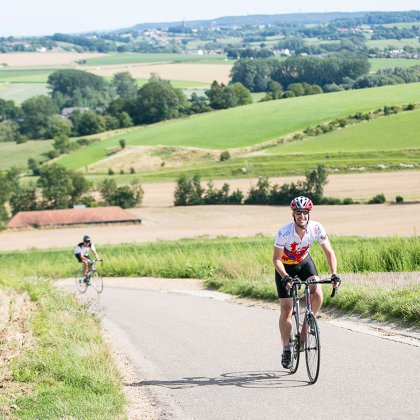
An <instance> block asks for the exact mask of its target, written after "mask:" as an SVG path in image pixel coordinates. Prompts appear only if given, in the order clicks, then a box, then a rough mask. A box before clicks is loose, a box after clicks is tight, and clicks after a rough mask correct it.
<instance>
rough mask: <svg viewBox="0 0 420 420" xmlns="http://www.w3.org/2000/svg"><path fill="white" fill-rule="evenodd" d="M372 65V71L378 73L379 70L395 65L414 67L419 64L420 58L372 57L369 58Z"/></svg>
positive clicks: (391, 67)
mask: <svg viewBox="0 0 420 420" xmlns="http://www.w3.org/2000/svg"><path fill="white" fill-rule="evenodd" d="M369 63H370V65H371V67H370V71H371V72H372V73H376V72H377V71H378V70H383V69H393V68H395V67H403V68H407V67H412V66H418V65H419V64H420V60H414V59H409V58H371V59H370V60H369Z"/></svg>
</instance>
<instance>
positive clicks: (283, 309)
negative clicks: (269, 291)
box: [275, 271, 293, 348]
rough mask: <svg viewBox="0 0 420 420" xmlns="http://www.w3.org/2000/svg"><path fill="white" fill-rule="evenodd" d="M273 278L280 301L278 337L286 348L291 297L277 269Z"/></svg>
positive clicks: (290, 321) (289, 324) (288, 339)
mask: <svg viewBox="0 0 420 420" xmlns="http://www.w3.org/2000/svg"><path fill="white" fill-rule="evenodd" d="M289 275H290V274H289ZM275 278H276V287H277V294H278V296H279V303H280V317H279V329H280V337H281V342H282V344H283V348H287V347H289V341H290V333H291V331H292V312H293V299H292V298H291V297H289V295H288V292H287V290H286V288H285V287H284V285H283V283H282V279H281V276H280V274H279V273H277V271H276V272H275Z"/></svg>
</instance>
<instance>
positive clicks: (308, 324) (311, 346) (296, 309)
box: [289, 276, 337, 384]
mask: <svg viewBox="0 0 420 420" xmlns="http://www.w3.org/2000/svg"><path fill="white" fill-rule="evenodd" d="M290 283H291V284H292V287H291V288H290V289H289V293H291V295H292V297H293V313H292V332H291V337H290V351H291V353H292V354H291V356H292V366H291V367H290V373H295V372H296V371H297V369H298V367H299V358H300V353H301V352H303V351H304V352H305V358H306V370H307V372H308V377H309V382H310V383H311V384H314V383H315V382H316V381H317V379H318V375H319V366H320V363H321V343H320V339H319V327H318V323H317V321H316V317H315V315H314V313H313V312H312V305H311V296H310V286H311V285H314V284H332V283H334V282H333V280H332V279H324V280H305V281H303V280H301V279H300V278H299V277H298V276H296V277H295V278H294V279H293V281H292V282H290ZM301 285H305V291H304V296H305V308H304V311H302V312H303V313H302V314H301V312H300V305H299V289H300V287H301ZM336 290H337V288H334V289H333V290H332V293H331V297H334V295H335V292H336ZM301 316H303V317H304V319H303V321H302V324H301V323H300V317H301ZM300 325H302V326H300Z"/></svg>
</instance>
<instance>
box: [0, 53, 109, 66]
mask: <svg viewBox="0 0 420 420" xmlns="http://www.w3.org/2000/svg"><path fill="white" fill-rule="evenodd" d="M105 55H106V54H103V53H76V52H74V53H73V52H45V53H42V52H28V53H6V54H1V55H0V64H3V65H4V64H6V65H7V67H36V66H61V65H69V64H75V61H76V60H85V59H88V58H92V57H103V56H105Z"/></svg>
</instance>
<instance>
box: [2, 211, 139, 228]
mask: <svg viewBox="0 0 420 420" xmlns="http://www.w3.org/2000/svg"><path fill="white" fill-rule="evenodd" d="M99 223H141V219H139V218H137V217H136V216H133V215H132V214H130V213H128V212H127V211H125V210H123V209H122V208H121V207H117V206H113V207H90V208H73V209H62V210H36V211H20V212H19V213H17V214H15V215H14V216H13V217H12V218H11V219H10V220H9V222H8V223H7V227H8V228H28V227H50V226H66V225H67V226H70V225H84V224H99Z"/></svg>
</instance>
